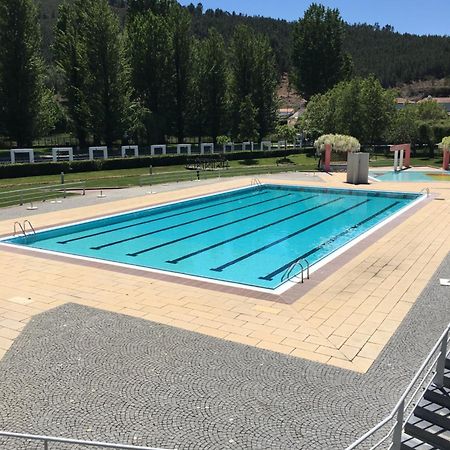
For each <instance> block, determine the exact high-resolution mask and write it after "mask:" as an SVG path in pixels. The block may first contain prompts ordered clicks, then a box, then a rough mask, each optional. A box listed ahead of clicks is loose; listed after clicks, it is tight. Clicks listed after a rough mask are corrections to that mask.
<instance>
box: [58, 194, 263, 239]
mask: <svg viewBox="0 0 450 450" xmlns="http://www.w3.org/2000/svg"><path fill="white" fill-rule="evenodd" d="M268 193H269V192H268V191H259V192H257V193H255V194H252V195H245V196H236V197H233V198H232V199H231V200H227V201H225V202H220V201H217V203H213V202H211V203H212V204H208V205H206V206H202V207H201V208H195V209H189V210H187V211H183V212H179V213H175V214H169V215H167V216H163V217H158V218H156V219H149V220H144V221H142V222H138V223H135V224H132V225H124V226H121V227H117V228H111V229H109V230H105V231H99V232H97V233H91V234H85V235H83V236H80V237H76V238H72V239H67V240H65V241H59V242H57V244H68V243H69V242H75V241H80V240H82V239H87V238H90V237H95V236H101V235H103V234H108V233H113V232H114V231H120V230H125V229H127V228H131V227H137V226H139V225H145V224H146V223H152V222H158V221H160V220H164V219H171V218H172V217H178V216H182V215H184V214H189V213H192V212H197V211H202V210H205V209H209V208H214V207H216V206H221V205H226V204H228V203H234V202H235V201H236V200H246V199H248V198H252V197H257V196H260V195H262V194H268ZM154 208H155V207H152V208H150V209H149V211H150V212H151V213H154V212H155V210H154ZM156 208H158V207H156ZM99 220H102V219H99Z"/></svg>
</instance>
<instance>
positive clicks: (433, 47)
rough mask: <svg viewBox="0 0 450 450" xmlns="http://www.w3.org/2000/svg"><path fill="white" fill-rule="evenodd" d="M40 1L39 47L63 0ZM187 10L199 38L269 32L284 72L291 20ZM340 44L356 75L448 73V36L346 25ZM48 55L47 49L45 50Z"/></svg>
mask: <svg viewBox="0 0 450 450" xmlns="http://www.w3.org/2000/svg"><path fill="white" fill-rule="evenodd" d="M36 1H37V2H38V3H39V4H40V8H41V13H40V19H41V23H42V28H43V37H44V39H43V41H44V50H46V49H48V47H49V45H50V43H51V42H52V29H53V26H54V24H55V19H56V16H57V10H58V5H59V4H60V3H62V1H63V0H36ZM110 4H111V5H112V6H113V7H114V8H115V9H116V11H117V12H118V14H119V15H120V16H121V19H122V21H124V20H125V15H126V0H110ZM187 9H188V10H189V12H190V13H191V16H192V19H193V20H192V27H193V31H194V34H195V35H196V36H197V37H199V38H203V37H205V36H206V35H207V31H208V29H209V28H211V27H214V28H216V29H217V30H218V31H219V33H220V34H222V35H223V36H224V38H225V40H228V39H230V37H231V36H232V34H233V30H234V28H235V27H236V26H237V25H239V24H246V25H248V26H250V27H252V28H253V29H255V30H256V31H258V32H262V33H265V34H267V35H268V36H269V39H270V43H271V45H272V47H273V49H274V51H275V55H276V60H277V65H278V69H279V72H280V73H285V72H289V69H290V48H291V37H292V29H293V26H292V23H290V22H287V21H285V20H277V19H271V18H266V17H259V16H258V17H251V16H245V15H242V14H235V13H229V12H225V11H222V10H220V9H216V10H211V9H208V10H203V8H202V7H201V5H197V6H194V5H190V6H188V7H187ZM346 31H347V32H346V36H345V41H344V47H345V49H346V51H347V52H349V54H350V55H351V56H352V59H353V63H354V70H355V74H356V75H361V76H366V75H368V74H371V73H372V74H374V75H375V76H376V77H377V78H379V79H380V81H381V82H382V84H383V86H396V85H399V84H402V83H409V82H411V81H414V80H422V79H426V78H444V77H447V76H449V75H450V37H444V36H416V35H413V34H400V33H397V32H395V31H394V29H393V28H392V27H390V26H385V27H380V26H379V25H367V24H356V25H348V26H347V30H346ZM46 54H47V55H49V52H48V51H46Z"/></svg>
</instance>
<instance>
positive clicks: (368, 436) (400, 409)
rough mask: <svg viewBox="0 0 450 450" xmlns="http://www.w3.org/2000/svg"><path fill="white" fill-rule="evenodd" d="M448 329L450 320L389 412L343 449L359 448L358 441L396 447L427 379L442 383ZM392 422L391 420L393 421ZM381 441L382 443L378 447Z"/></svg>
mask: <svg viewBox="0 0 450 450" xmlns="http://www.w3.org/2000/svg"><path fill="white" fill-rule="evenodd" d="M449 331H450V324H449V325H448V326H447V328H446V329H445V331H444V332H443V333H442V335H441V337H440V338H439V340H438V341H437V342H436V344H435V345H434V347H433V349H432V350H431V352H430V353H429V354H428V356H427V358H426V359H425V361H424V362H423V363H422V365H421V366H420V368H419V370H418V371H417V372H416V374H415V375H414V378H413V379H412V381H411V382H410V383H409V385H408V387H407V388H406V390H405V391H404V393H403V395H402V396H401V397H400V400H399V401H398V402H397V404H396V405H395V407H394V409H393V410H392V411H391V413H390V414H389V415H388V416H387V417H386V418H385V419H383V420H382V421H381V422H380V423H379V424H378V425H375V426H374V427H373V428H372V429H371V430H369V431H368V432H367V433H365V434H364V435H363V436H361V437H360V438H359V439H358V440H357V441H355V442H354V443H353V444H352V445H350V446H349V447H347V448H346V450H353V449H356V448H362V447H360V446H362V444H365V445H366V447H365V448H370V450H375V449H381V448H387V449H389V450H400V446H401V440H402V432H403V427H404V425H405V423H406V422H407V421H408V419H409V417H410V416H411V414H412V413H413V412H414V407H415V406H416V404H417V402H418V401H419V400H420V399H421V398H422V396H423V392H424V391H425V390H426V389H427V388H428V386H429V385H430V384H431V383H434V384H435V385H436V386H437V387H442V386H444V373H445V360H446V358H447V347H448V336H449ZM419 394H420V395H419ZM392 422H393V423H394V424H393V425H392ZM389 425H390V428H389V429H388V432H387V433H386V434H384V436H382V437H380V435H381V433H382V431H381V430H382V429H383V428H385V427H386V426H389ZM375 436H376V437H375ZM375 439H378V440H377V441H376V442H375V443H372V442H373V441H374V440H375ZM369 441H370V442H369ZM383 444H384V445H385V447H381V445H383Z"/></svg>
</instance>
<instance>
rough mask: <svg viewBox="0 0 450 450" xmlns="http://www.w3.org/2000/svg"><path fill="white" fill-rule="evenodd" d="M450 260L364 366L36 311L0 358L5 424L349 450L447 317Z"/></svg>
mask: <svg viewBox="0 0 450 450" xmlns="http://www.w3.org/2000/svg"><path fill="white" fill-rule="evenodd" d="M449 263H450V255H448V256H447V258H446V260H445V261H444V263H443V264H442V265H441V266H440V268H439V270H438V271H437V273H436V274H435V275H434V277H433V278H432V279H431V281H430V283H429V284H428V286H427V287H426V288H425V290H424V291H423V292H422V294H421V295H420V297H419V299H418V300H417V301H416V303H415V304H414V306H413V308H412V309H411V310H410V312H409V313H408V315H407V317H406V318H405V320H404V321H403V323H402V325H401V326H400V327H399V328H398V330H397V332H396V333H395V335H394V336H393V337H392V338H391V340H390V342H389V344H388V345H387V346H386V347H385V349H384V350H383V352H382V354H381V355H380V357H379V358H378V359H377V360H376V362H375V363H374V364H373V365H372V367H371V368H370V370H369V371H368V372H367V373H366V374H358V373H355V372H351V371H347V370H343V369H339V368H336V367H332V366H328V365H323V364H320V363H315V362H311V361H306V360H303V359H300V358H295V357H290V356H286V355H282V354H279V353H273V352H270V351H267V350H262V349H257V348H254V347H249V346H245V345H240V344H236V343H232V342H227V341H224V340H221V339H215V338H212V337H209V336H205V335H201V334H197V333H193V332H189V331H184V330H181V329H178V328H173V327H170V326H166V325H160V324H156V323H153V322H149V321H147V320H141V319H137V318H132V317H128V316H124V315H120V314H115V313H110V312H104V311H100V310H97V309H93V308H89V307H85V306H80V305H76V304H67V305H64V306H61V307H59V308H56V309H53V310H51V311H48V312H46V313H43V314H41V315H38V316H36V317H34V318H33V319H32V321H31V322H30V323H29V324H28V325H27V327H26V328H25V329H24V331H23V332H22V334H21V335H20V336H19V337H18V338H17V339H16V340H15V342H14V344H13V346H12V347H11V348H10V350H9V351H8V352H7V354H6V355H5V357H4V358H3V360H2V361H1V362H0V380H1V383H0V429H3V430H8V431H16V432H32V433H39V434H52V435H61V436H65V437H74V438H80V439H89V440H108V441H113V442H121V443H130V444H136V445H149V446H163V447H166V448H179V449H263V450H266V449H267V450H271V449H289V450H290V449H311V450H313V449H320V450H327V449H330V450H331V449H333V450H336V449H343V448H345V446H346V445H347V444H349V443H350V442H352V441H353V440H354V439H355V438H356V437H358V436H359V435H360V434H362V433H363V432H364V431H366V430H367V429H369V428H370V427H372V426H373V425H374V424H375V423H376V422H377V421H379V420H380V419H382V418H383V417H384V416H385V415H386V414H387V413H388V412H389V410H390V409H391V408H392V407H393V405H394V404H395V402H396V400H397V399H398V397H399V395H400V394H401V392H402V390H403V389H404V388H405V387H406V385H407V384H408V382H409V380H410V378H411V377H412V375H413V374H414V372H415V371H416V370H417V368H418V367H419V366H420V364H421V362H422V360H423V358H425V356H426V355H427V353H428V352H429V350H430V349H431V347H432V345H433V343H434V341H435V340H436V339H437V338H438V337H439V335H440V334H441V332H442V330H443V329H444V328H445V326H446V325H447V323H448V322H449V318H450V302H449V298H450V294H449V288H448V287H441V286H439V277H446V278H448V277H449V275H450V273H449V267H450V266H449ZM0 448H1V449H2V450H3V449H5V450H6V449H8V450H13V449H25V448H26V449H35V448H36V449H37V448H42V445H41V446H40V447H39V446H38V445H37V444H28V445H25V444H20V443H18V442H17V441H12V440H8V441H5V440H0ZM66 448H67V449H68V448H69V447H66V446H62V445H60V444H56V445H54V446H53V447H52V446H50V450H52V449H58V450H61V449H62V450H63V449H66ZM72 448H73V447H72Z"/></svg>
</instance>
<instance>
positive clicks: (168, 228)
mask: <svg viewBox="0 0 450 450" xmlns="http://www.w3.org/2000/svg"><path fill="white" fill-rule="evenodd" d="M291 195H293V194H283V195H279V196H278V197H273V198H269V199H267V200H262V201H259V202H256V203H250V204H248V205H244V206H240V207H239V208H233V209H228V210H226V211H220V212H218V213H214V214H211V215H209V216H204V217H200V218H197V219H192V220H188V221H187V222H182V223H178V224H176V225H172V226H170V227H164V228H160V229H159V230H154V231H149V232H148V233H142V234H138V235H136V236H132V237H129V238H124V239H120V240H118V241H113V242H109V243H108V244H103V245H98V246H95V247H91V250H101V249H103V248H106V247H112V246H113V245H118V244H123V243H124V242H128V241H133V240H135V239H140V238H142V237H146V236H151V235H153V234H157V233H161V232H163V231H167V230H173V229H175V228H179V227H183V226H185V225H191V224H193V223H197V222H202V221H203V220H206V219H212V218H213V217H218V216H222V215H224V214H229V213H233V212H235V211H240V210H242V209H247V208H251V207H252V206H257V205H262V204H264V203H269V202H273V201H275V200H279V199H281V198H284V197H289V196H291ZM250 217H251V216H250Z"/></svg>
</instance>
